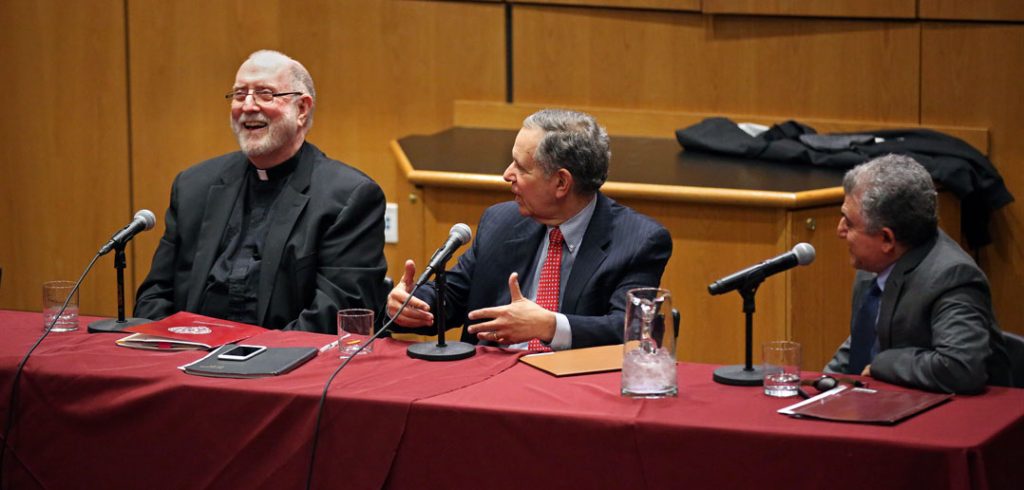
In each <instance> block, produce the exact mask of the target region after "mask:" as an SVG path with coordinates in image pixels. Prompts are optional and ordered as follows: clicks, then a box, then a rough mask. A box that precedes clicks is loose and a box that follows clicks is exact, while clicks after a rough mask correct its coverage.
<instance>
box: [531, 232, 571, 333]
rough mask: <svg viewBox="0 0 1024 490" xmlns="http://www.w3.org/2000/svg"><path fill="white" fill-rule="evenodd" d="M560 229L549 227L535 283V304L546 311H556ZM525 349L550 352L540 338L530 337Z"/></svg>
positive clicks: (559, 271)
mask: <svg viewBox="0 0 1024 490" xmlns="http://www.w3.org/2000/svg"><path fill="white" fill-rule="evenodd" d="M564 241H565V239H564V238H563V237H562V230H560V229H558V227H555V228H552V229H551V234H550V235H549V237H548V256H547V258H545V259H544V266H543V267H541V269H540V282H538V283H537V304H538V305H540V306H541V308H544V309H546V310H548V311H555V312H557V311H558V290H559V289H560V288H561V284H562V242H564ZM526 348H527V350H529V351H530V352H550V351H551V348H550V347H548V346H546V345H544V344H543V343H541V341H540V339H530V342H529V345H527V347H526Z"/></svg>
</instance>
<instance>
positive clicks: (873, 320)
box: [825, 155, 1011, 393]
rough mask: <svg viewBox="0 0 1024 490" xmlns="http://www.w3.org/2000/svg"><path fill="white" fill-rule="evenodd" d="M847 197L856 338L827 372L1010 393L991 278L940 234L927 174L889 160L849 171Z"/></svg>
mask: <svg viewBox="0 0 1024 490" xmlns="http://www.w3.org/2000/svg"><path fill="white" fill-rule="evenodd" d="M843 189H844V191H845V193H846V198H845V199H844V201H843V206H842V218H841V219H840V221H839V226H838V229H837V232H838V234H839V237H840V238H842V239H844V240H846V242H847V245H848V246H849V251H850V261H851V263H852V265H853V266H854V267H856V268H857V278H856V282H855V283H854V289H853V314H852V318H851V322H850V337H849V338H847V339H846V341H845V342H843V344H842V346H840V347H839V350H838V351H837V352H836V354H835V356H834V357H833V358H832V361H831V362H829V363H828V366H826V367H825V371H826V372H832V373H845V374H861V375H865V376H872V377H875V378H878V379H880V380H882V381H886V382H890V383H894V384H900V385H904V386H911V387H915V388H921V389H925V390H930V391H940V392H948V393H977V392H980V391H982V390H983V389H984V387H985V385H986V384H994V385H1009V384H1010V381H1011V380H1010V361H1009V357H1008V356H1007V353H1006V347H1005V345H1004V341H1003V336H1002V332H1001V331H1000V330H999V327H998V326H997V325H996V321H995V317H994V315H993V313H992V304H991V295H990V292H989V284H988V279H987V278H986V277H985V274H984V273H983V272H982V271H981V269H979V268H978V266H977V264H975V262H974V260H972V259H971V257H970V256H969V255H967V254H966V253H965V252H964V251H963V249H961V248H960V246H959V245H958V244H957V243H956V242H954V241H953V240H952V239H950V238H949V236H947V235H946V234H945V233H944V232H942V231H941V230H939V228H938V215H937V214H936V192H935V187H934V184H933V183H932V180H931V177H930V176H929V174H928V172H927V171H926V170H925V169H924V167H922V166H921V165H920V164H919V163H917V162H916V161H914V160H913V159H912V158H909V157H905V156H899V155H887V156H884V157H880V158H876V159H875V160H872V161H870V162H868V163H865V164H863V165H860V166H858V167H856V168H854V169H852V170H850V171H849V172H848V173H847V174H846V177H845V178H844V179H843Z"/></svg>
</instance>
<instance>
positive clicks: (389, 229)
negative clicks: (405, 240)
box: [384, 202, 398, 243]
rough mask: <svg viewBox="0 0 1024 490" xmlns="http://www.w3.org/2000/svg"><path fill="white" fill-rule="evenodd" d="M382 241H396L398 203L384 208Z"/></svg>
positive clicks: (390, 203)
mask: <svg viewBox="0 0 1024 490" xmlns="http://www.w3.org/2000/svg"><path fill="white" fill-rule="evenodd" d="M384 243H398V203H394V202H389V203H388V204H387V207H385V208H384Z"/></svg>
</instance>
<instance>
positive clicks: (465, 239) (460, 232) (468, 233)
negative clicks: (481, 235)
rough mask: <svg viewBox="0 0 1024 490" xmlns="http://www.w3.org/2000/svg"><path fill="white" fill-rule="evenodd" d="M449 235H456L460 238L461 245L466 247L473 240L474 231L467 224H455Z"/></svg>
mask: <svg viewBox="0 0 1024 490" xmlns="http://www.w3.org/2000/svg"><path fill="white" fill-rule="evenodd" d="M448 234H449V235H452V234H454V235H456V236H458V237H459V244H460V245H465V244H466V243H469V241H470V240H472V239H473V230H472V229H470V227H469V225H467V224H465V223H455V225H454V226H452V229H451V230H450V231H449V232H448Z"/></svg>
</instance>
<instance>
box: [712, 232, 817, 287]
mask: <svg viewBox="0 0 1024 490" xmlns="http://www.w3.org/2000/svg"><path fill="white" fill-rule="evenodd" d="M811 262H814V247H812V246H811V244H810V243H798V244H796V246H795V247H793V250H790V251H789V252H786V253H784V254H782V255H779V256H778V257H774V258H771V259H768V260H766V261H764V262H761V263H760V264H757V265H753V266H750V267H747V268H746V269H743V270H741V271H739V272H736V273H734V274H730V275H728V276H726V277H723V278H721V279H719V280H717V281H715V282H713V283H711V285H710V286H708V292H709V293H711V294H712V295H717V294H723V293H728V292H729V291H732V290H734V289H738V288H741V287H743V285H744V284H746V283H747V281H749V280H750V279H751V278H753V277H754V276H755V275H759V276H760V277H761V280H764V278H766V277H768V276H771V275H773V274H778V273H779V272H782V271H787V270H789V269H792V268H794V267H796V266H798V265H807V264H810V263H811Z"/></svg>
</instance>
